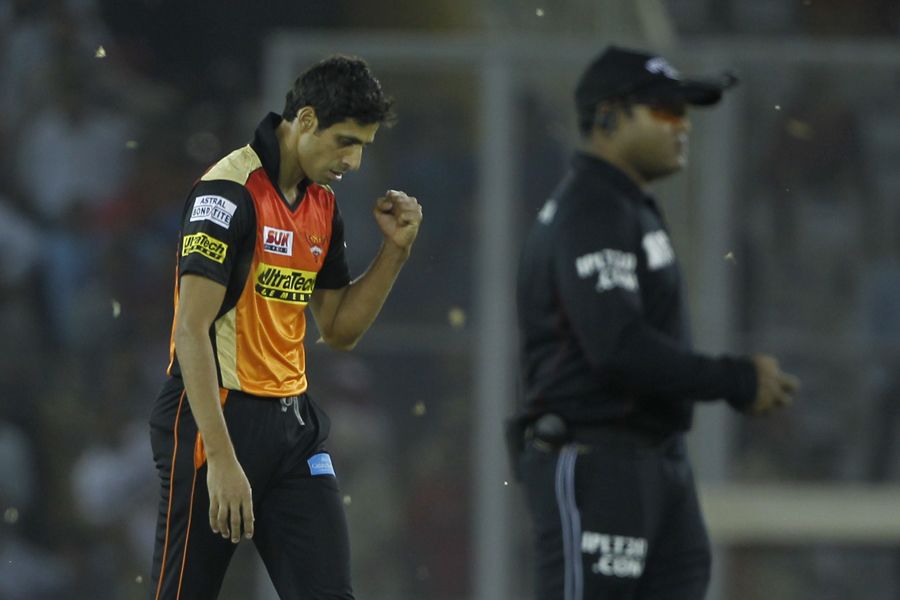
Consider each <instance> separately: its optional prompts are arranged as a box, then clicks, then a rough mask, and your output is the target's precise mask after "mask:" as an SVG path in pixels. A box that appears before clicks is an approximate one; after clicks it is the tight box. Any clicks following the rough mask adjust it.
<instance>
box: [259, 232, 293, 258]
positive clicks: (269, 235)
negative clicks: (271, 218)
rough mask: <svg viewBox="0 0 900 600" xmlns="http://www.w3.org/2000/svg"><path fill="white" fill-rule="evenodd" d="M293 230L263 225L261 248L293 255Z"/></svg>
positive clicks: (283, 254) (274, 252)
mask: <svg viewBox="0 0 900 600" xmlns="http://www.w3.org/2000/svg"><path fill="white" fill-rule="evenodd" d="M293 245H294V232H293V231H285V230H284V229H275V228H274V227H263V250H265V251H266V252H271V253H272V254H280V255H282V256H293V255H294V250H293Z"/></svg>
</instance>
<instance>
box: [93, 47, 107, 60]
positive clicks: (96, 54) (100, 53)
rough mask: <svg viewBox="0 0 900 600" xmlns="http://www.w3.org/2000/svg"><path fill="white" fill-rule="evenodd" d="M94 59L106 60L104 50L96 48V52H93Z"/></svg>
mask: <svg viewBox="0 0 900 600" xmlns="http://www.w3.org/2000/svg"><path fill="white" fill-rule="evenodd" d="M94 58H106V48H104V47H103V46H97V51H96V52H94Z"/></svg>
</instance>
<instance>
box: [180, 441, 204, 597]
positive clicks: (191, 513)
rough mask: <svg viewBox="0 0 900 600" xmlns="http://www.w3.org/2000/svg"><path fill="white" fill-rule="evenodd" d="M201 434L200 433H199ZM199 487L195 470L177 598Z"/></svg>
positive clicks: (182, 577)
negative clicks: (195, 497) (195, 496)
mask: <svg viewBox="0 0 900 600" xmlns="http://www.w3.org/2000/svg"><path fill="white" fill-rule="evenodd" d="M198 435H199V434H198ZM196 488H197V471H196V470H194V481H193V483H191V505H190V508H189V509H188V524H187V533H186V534H185V536H184V554H182V555H181V573H179V574H178V592H177V593H176V594H175V600H178V599H179V598H181V581H182V579H184V565H186V564H187V549H188V541H189V540H190V539H191V518H192V517H193V516H194V490H195V489H196Z"/></svg>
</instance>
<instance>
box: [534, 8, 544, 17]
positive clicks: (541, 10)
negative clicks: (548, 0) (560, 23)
mask: <svg viewBox="0 0 900 600" xmlns="http://www.w3.org/2000/svg"><path fill="white" fill-rule="evenodd" d="M534 14H535V15H537V16H539V17H543V16H544V9H543V8H539V9H537V10H536V11H534Z"/></svg>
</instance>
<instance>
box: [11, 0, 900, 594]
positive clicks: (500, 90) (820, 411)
mask: <svg viewBox="0 0 900 600" xmlns="http://www.w3.org/2000/svg"><path fill="white" fill-rule="evenodd" d="M898 35H900V3H898V2H897V1H896V0H670V1H661V0H594V1H585V0H554V1H549V2H546V3H545V2H542V1H540V0H534V1H528V2H525V1H522V0H482V1H476V0H456V1H452V2H451V1H449V0H443V1H440V0H415V1H413V0H395V1H394V2H391V3H373V2H362V1H359V0H330V1H328V2H325V1H323V0H312V1H309V2H296V1H290V2H289V1H287V0H267V1H266V2H249V1H247V2H212V1H211V0H196V1H193V2H182V1H177V0H125V1H122V0H0V332H2V333H0V356H2V361H0V373H2V376H0V515H2V522H0V599H3V600H20V599H28V600H43V599H49V598H71V599H80V598H85V599H87V598H90V599H94V598H113V599H118V598H121V599H126V600H129V599H132V598H135V599H137V598H144V597H145V596H146V594H147V593H148V583H149V579H150V574H149V569H150V562H151V553H152V542H153V531H154V526H155V514H156V502H157V498H158V487H157V486H158V482H157V477H156V474H155V470H154V468H153V463H152V457H151V454H150V448H149V436H148V426H147V420H148V416H149V412H150V408H151V406H152V403H153V401H154V399H155V397H156V394H157V391H158V389H159V387H160V385H161V383H162V381H163V378H164V369H165V366H166V361H167V352H168V336H169V328H170V322H171V317H172V277H173V273H174V259H175V250H176V248H175V245H176V238H177V231H178V227H179V215H180V213H181V208H182V205H183V202H184V200H185V197H186V194H187V193H188V191H189V189H190V187H191V185H192V182H193V181H194V180H195V179H196V178H197V177H198V176H199V175H200V174H201V173H202V172H203V171H204V170H205V169H206V167H207V166H209V165H210V164H211V163H212V162H214V161H215V160H217V159H218V158H219V157H220V156H221V155H223V154H225V153H227V152H229V151H230V150H231V149H233V148H236V147H238V146H240V145H243V144H245V143H246V142H248V141H249V140H250V137H251V136H252V132H253V129H254V128H255V126H256V124H257V123H258V121H259V120H260V119H261V118H262V117H263V116H264V114H265V113H266V112H267V111H269V110H274V111H276V112H280V111H281V109H282V105H283V98H284V93H285V92H286V91H287V89H288V88H289V87H290V85H291V83H292V82H293V79H294V77H295V76H296V75H297V74H298V73H299V72H300V71H301V70H303V69H304V68H305V67H307V66H308V65H310V64H311V63H313V62H314V61H316V60H318V59H321V58H323V57H324V56H327V55H329V54H332V53H335V52H342V53H352V54H359V55H361V56H363V57H364V58H366V59H367V60H368V61H369V62H370V64H371V66H372V67H373V69H374V71H375V72H376V74H378V75H379V77H380V78H381V80H382V83H383V85H384V87H385V88H386V89H387V90H388V91H389V93H391V94H392V95H393V96H395V98H396V99H397V109H398V112H399V115H400V120H399V122H398V123H397V125H396V126H395V127H393V128H392V129H385V130H382V131H381V132H379V134H378V139H377V143H376V144H375V145H373V146H372V147H371V148H370V149H368V150H367V151H366V156H365V157H364V160H363V166H362V169H361V170H360V172H358V173H356V174H353V175H352V176H350V177H348V178H347V180H346V181H345V182H342V183H341V184H339V186H338V187H337V189H336V191H337V194H338V199H339V202H340V203H341V206H342V210H343V214H344V218H345V221H346V231H347V240H348V243H349V246H348V252H349V258H350V262H351V267H352V268H353V271H354V273H359V272H361V271H362V269H364V268H365V267H366V265H367V263H368V260H369V259H370V258H371V256H372V255H373V254H374V252H375V249H376V248H377V246H378V243H379V234H378V231H377V228H376V226H375V225H374V223H373V222H372V220H371V216H370V205H371V203H372V202H373V200H374V198H375V197H377V196H378V195H380V194H381V192H383V191H384V190H385V189H388V188H394V189H402V190H405V191H407V192H409V193H410V194H412V195H415V196H417V197H418V198H419V200H420V202H421V203H422V204H423V206H424V209H425V215H426V219H425V223H424V225H423V229H422V232H421V234H420V236H419V239H418V240H417V242H416V247H415V249H414V252H413V257H412V259H411V260H410V262H409V264H408V266H407V267H406V269H405V271H404V272H403V273H402V275H401V277H400V279H399V281H398V283H397V285H396V287H395V289H394V292H393V294H392V296H391V298H390V299H389V301H388V303H387V305H386V307H385V309H384V311H383V313H382V316H381V317H380V319H379V321H378V322H377V323H376V325H375V327H374V328H373V330H372V331H371V332H370V333H369V334H368V336H367V337H366V338H365V339H364V340H363V342H362V343H361V344H360V346H359V347H358V348H357V350H356V351H354V352H353V353H351V354H340V353H335V352H332V351H328V350H326V349H323V348H321V347H318V346H312V345H311V346H310V348H309V360H308V363H309V372H310V381H311V388H310V389H311V393H312V395H313V396H314V397H315V398H316V399H317V400H318V401H319V403H320V404H322V405H323V406H324V407H325V409H326V410H327V411H328V412H329V413H330V415H331V417H332V421H333V422H334V429H333V432H332V437H331V443H330V451H331V452H332V454H333V457H334V461H335V465H336V470H337V473H338V478H339V481H340V484H341V487H342V493H343V494H344V503H345V506H346V509H347V514H348V518H349V521H350V529H351V539H352V547H353V569H354V578H355V587H356V591H357V597H359V598H362V599H373V600H377V599H391V600H401V599H421V598H427V599H434V600H462V599H469V598H474V599H478V600H498V599H506V598H510V599H513V598H515V599H518V598H528V597H530V589H531V562H530V561H531V554H530V548H529V525H528V522H527V519H526V514H525V512H524V510H523V506H522V498H521V496H520V491H519V490H518V489H517V487H516V484H515V482H513V481H512V480H511V476H510V474H509V470H508V468H507V465H506V458H505V455H504V454H503V452H504V451H503V446H502V441H501V433H500V427H501V425H500V421H501V420H502V418H503V417H504V416H506V415H507V414H508V413H510V412H511V411H512V407H513V404H514V401H515V396H516V386H517V384H516V372H515V364H516V363H515V352H516V336H515V331H514V320H513V318H514V312H513V311H514V305H513V296H512V285H513V276H514V270H515V262H516V257H517V252H518V245H519V242H520V240H521V238H522V235H523V233H524V231H525V230H526V229H527V227H528V226H529V225H530V223H531V221H532V220H533V218H534V216H535V214H536V211H537V209H538V208H539V207H540V206H541V205H542V203H543V201H544V200H545V198H546V196H547V194H548V193H549V192H550V190H551V189H552V187H553V186H554V184H555V182H556V181H557V180H558V178H559V177H560V176H561V174H562V173H563V171H564V169H565V166H566V164H567V161H568V158H569V155H570V153H571V149H572V147H573V144H574V143H575V142H576V139H575V119H574V113H573V110H572V107H571V104H572V101H571V97H572V89H573V86H574V82H575V79H576V77H577V76H578V74H579V73H580V71H581V70H582V69H583V67H584V66H585V65H586V64H587V62H588V61H589V60H590V59H591V58H592V57H593V56H594V55H595V54H596V53H598V52H599V51H600V50H601V49H602V47H603V46H605V45H606V44H607V43H610V42H619V43H623V44H631V45H638V46H643V47H646V48H651V49H655V50H658V51H661V52H662V53H663V54H664V55H665V56H667V57H669V58H670V60H671V61H672V62H673V63H674V64H675V65H676V66H678V67H680V69H681V70H682V71H683V72H686V73H694V74H703V73H711V72H717V71H720V70H723V69H725V68H731V69H734V70H735V71H737V72H738V73H739V75H740V76H741V79H742V84H741V86H740V87H738V88H737V89H736V90H735V91H734V92H733V93H730V94H729V95H728V97H727V99H726V101H725V102H724V103H723V104H722V105H720V106H719V107H717V108H716V109H713V110H707V111H699V112H697V113H696V114H695V115H694V117H693V123H694V131H693V136H692V146H693V147H692V163H691V166H690V168H689V169H688V170H687V171H686V172H685V173H683V174H681V175H679V176H677V177H675V178H673V179H672V180H670V181H668V182H666V183H665V184H664V185H662V186H659V187H658V188H657V189H656V193H657V194H658V196H659V197H660V199H661V200H662V202H661V205H662V207H663V209H664V210H665V211H666V213H667V216H668V220H669V222H670V224H671V228H672V229H673V237H674V240H675V244H676V247H677V250H678V252H679V255H680V259H681V261H682V263H683V267H684V270H685V272H686V275H687V279H688V283H689V289H688V295H689V297H690V299H691V304H692V306H693V313H694V314H693V316H694V330H695V332H696V334H697V335H696V337H697V342H698V346H699V347H701V348H703V349H705V350H708V351H711V352H719V351H729V352H746V353H750V352H755V351H767V352H772V353H774V354H776V355H777V356H779V357H780V358H781V360H782V365H783V367H784V368H786V369H787V370H788V371H792V372H796V373H797V374H798V375H800V376H801V378H802V379H803V381H804V388H803V391H802V394H801V395H800V398H799V401H798V403H797V404H796V405H795V406H794V407H793V408H791V409H790V410H788V411H786V412H785V413H783V414H780V415H777V416H776V417H773V418H771V419H766V420H742V419H740V418H738V417H736V416H734V415H732V414H731V413H729V412H728V410H727V409H725V408H723V407H721V406H718V405H709V406H704V407H702V408H701V409H700V410H699V411H698V412H699V414H698V419H697V423H696V427H695V432H694V434H693V435H692V440H691V446H692V454H693V458H694V461H695V464H696V467H697V472H698V475H699V480H700V483H701V485H702V491H703V501H704V504H705V506H706V511H707V517H708V520H709V524H710V529H711V533H712V536H713V539H714V541H715V543H716V555H715V556H716V558H715V576H714V581H713V585H712V589H711V590H710V595H709V597H710V599H711V600H721V599H724V598H728V599H733V600H761V599H766V600H782V599H785V600H786V599H791V600H804V599H810V600H811V599H816V600H828V599H832V598H833V599H838V598H840V599H847V598H865V599H867V600H882V599H885V600H886V599H896V598H900V486H898V484H900V444H898V443H897V442H896V439H897V438H898V432H900V402H898V399H900V369H898V367H900V204H898V197H900V169H898V167H897V164H898V162H900V102H898V97H900V94H898V92H900V43H898V42H900V40H898ZM310 337H311V339H315V335H314V334H312V335H311V336H310ZM221 597H222V598H223V599H226V600H229V599H237V598H263V599H266V598H274V597H275V596H274V593H273V592H272V591H271V586H270V584H269V583H268V581H267V578H266V576H265V573H264V571H263V570H262V567H261V565H260V563H259V562H258V559H257V558H256V556H255V552H254V551H253V549H252V545H248V544H242V545H241V547H240V548H239V550H238V552H237V554H236V556H235V559H234V562H233V563H232V566H231V568H230V570H229V573H228V578H227V580H226V584H225V590H224V591H223V593H222V595H221Z"/></svg>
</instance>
